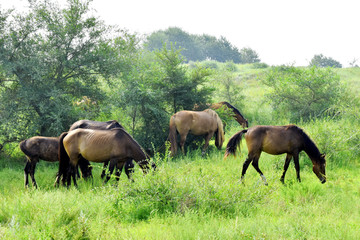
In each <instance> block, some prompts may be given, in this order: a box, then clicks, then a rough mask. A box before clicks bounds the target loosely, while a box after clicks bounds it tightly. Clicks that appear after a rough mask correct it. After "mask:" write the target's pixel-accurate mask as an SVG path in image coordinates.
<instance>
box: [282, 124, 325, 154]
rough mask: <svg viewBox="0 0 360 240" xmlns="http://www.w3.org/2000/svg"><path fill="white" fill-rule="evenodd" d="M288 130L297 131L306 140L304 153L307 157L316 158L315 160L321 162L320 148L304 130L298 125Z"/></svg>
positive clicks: (290, 126)
mask: <svg viewBox="0 0 360 240" xmlns="http://www.w3.org/2000/svg"><path fill="white" fill-rule="evenodd" d="M287 129H292V130H295V131H297V132H298V133H299V134H300V135H301V136H302V138H303V140H304V151H305V152H306V153H307V155H309V156H311V157H314V159H315V160H319V156H320V155H321V153H320V151H319V148H318V147H317V146H316V144H315V143H314V141H313V140H311V138H310V137H309V136H308V135H307V134H306V133H305V132H304V130H302V129H301V128H300V127H298V126H296V125H289V126H288V127H287Z"/></svg>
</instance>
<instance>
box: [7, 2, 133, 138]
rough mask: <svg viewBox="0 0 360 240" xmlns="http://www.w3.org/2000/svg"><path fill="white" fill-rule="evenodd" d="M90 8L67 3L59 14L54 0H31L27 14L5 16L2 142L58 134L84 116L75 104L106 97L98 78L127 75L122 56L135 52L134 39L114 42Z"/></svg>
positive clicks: (125, 36)
mask: <svg viewBox="0 0 360 240" xmlns="http://www.w3.org/2000/svg"><path fill="white" fill-rule="evenodd" d="M89 3H90V1H85V2H81V1H78V0H68V2H67V6H66V8H64V9H60V8H59V7H58V6H57V5H55V4H53V3H52V2H51V1H50V0H42V1H31V2H30V11H29V13H20V14H19V13H16V12H11V13H10V14H8V15H7V16H4V14H3V15H2V18H1V19H2V20H1V21H2V24H0V27H1V31H0V32H1V33H0V42H1V44H0V64H1V72H2V79H1V86H0V104H1V105H0V109H1V112H0V120H1V128H0V135H1V136H2V138H3V139H2V140H1V141H3V142H6V141H9V139H10V141H11V140H17V139H22V138H25V137H28V136H31V135H46V136H56V135H59V134H60V133H61V132H62V131H65V130H67V128H68V126H69V125H70V124H71V123H72V122H73V121H74V120H77V119H78V118H79V117H81V114H82V112H80V111H79V112H76V111H75V108H74V103H76V102H77V101H81V99H83V98H84V96H86V98H88V99H89V100H90V101H91V102H96V103H97V104H99V103H100V102H101V101H102V100H103V99H104V98H105V96H104V94H103V92H101V91H100V90H99V89H100V88H99V76H103V77H105V78H106V79H108V78H109V77H111V76H115V75H117V74H119V73H120V72H122V71H125V70H126V68H127V65H128V64H127V62H126V60H124V58H125V57H124V55H125V54H123V55H122V54H121V53H123V52H131V51H132V50H133V48H131V47H132V46H130V45H132V44H133V42H132V41H131V39H132V37H130V35H128V34H126V33H124V32H122V33H121V32H117V33H116V34H117V36H118V38H116V39H112V38H110V37H109V35H110V33H114V31H113V30H114V29H111V28H109V27H107V26H106V25H104V24H103V23H102V22H101V21H100V20H98V19H97V18H96V17H93V16H91V14H90V8H89ZM4 18H5V20H3V19H4ZM128 39H130V40H129V41H128Z"/></svg>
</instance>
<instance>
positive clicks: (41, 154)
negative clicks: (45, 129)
mask: <svg viewBox="0 0 360 240" xmlns="http://www.w3.org/2000/svg"><path fill="white" fill-rule="evenodd" d="M20 149H21V150H22V151H23V152H24V153H25V155H27V156H28V157H29V158H39V159H42V160H44V161H48V162H57V161H58V149H59V139H58V138H56V137H41V136H35V137H32V138H29V139H26V140H24V141H22V142H21V143H20Z"/></svg>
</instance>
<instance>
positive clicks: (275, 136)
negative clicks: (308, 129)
mask: <svg viewBox="0 0 360 240" xmlns="http://www.w3.org/2000/svg"><path fill="white" fill-rule="evenodd" d="M297 129H298V128H297V127H296V126H293V125H287V126H254V127H251V128H249V129H248V131H247V133H246V134H245V139H246V143H247V146H248V150H249V152H250V151H255V152H256V151H264V152H266V153H269V154H273V155H278V154H283V153H289V154H292V153H295V152H300V151H301V150H302V147H303V140H302V136H301V135H300V134H299V132H298V130H297Z"/></svg>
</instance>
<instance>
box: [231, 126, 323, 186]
mask: <svg viewBox="0 0 360 240" xmlns="http://www.w3.org/2000/svg"><path fill="white" fill-rule="evenodd" d="M243 135H245V140H246V145H247V147H248V157H247V159H246V161H245V162H244V165H243V169H242V174H241V179H242V180H243V178H244V175H245V172H246V170H247V168H248V166H249V164H250V163H251V162H252V165H253V167H254V168H255V169H256V171H257V172H258V173H259V174H260V176H261V177H262V179H263V181H264V183H265V184H266V185H267V182H266V178H265V176H264V175H263V173H262V172H261V170H260V169H259V164H258V162H259V158H260V154H261V152H262V151H264V152H266V153H269V154H272V155H279V154H283V153H286V160H285V165H284V171H283V174H282V176H281V178H280V180H281V182H282V183H284V179H285V174H286V171H287V169H288V167H289V163H290V161H291V159H292V158H294V163H295V169H296V175H297V179H298V181H299V182H300V181H301V180H300V165H299V153H300V152H301V151H305V153H306V154H307V155H308V156H309V158H310V159H311V161H312V163H313V172H314V173H315V174H316V176H317V177H318V178H319V180H320V181H321V183H325V182H326V175H325V166H326V160H325V154H321V153H320V151H319V149H318V148H317V146H316V145H315V143H314V142H313V141H312V140H311V139H310V138H309V136H308V135H307V134H306V133H305V132H304V131H303V130H302V129H301V128H299V127H297V126H295V125H287V126H254V127H251V128H249V129H247V130H242V131H240V132H238V133H236V134H234V135H233V136H232V137H231V138H230V139H229V142H228V144H227V146H226V152H225V158H226V157H227V156H228V155H229V154H233V155H235V152H236V148H237V146H238V145H239V144H240V142H241V140H242V137H243Z"/></svg>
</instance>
